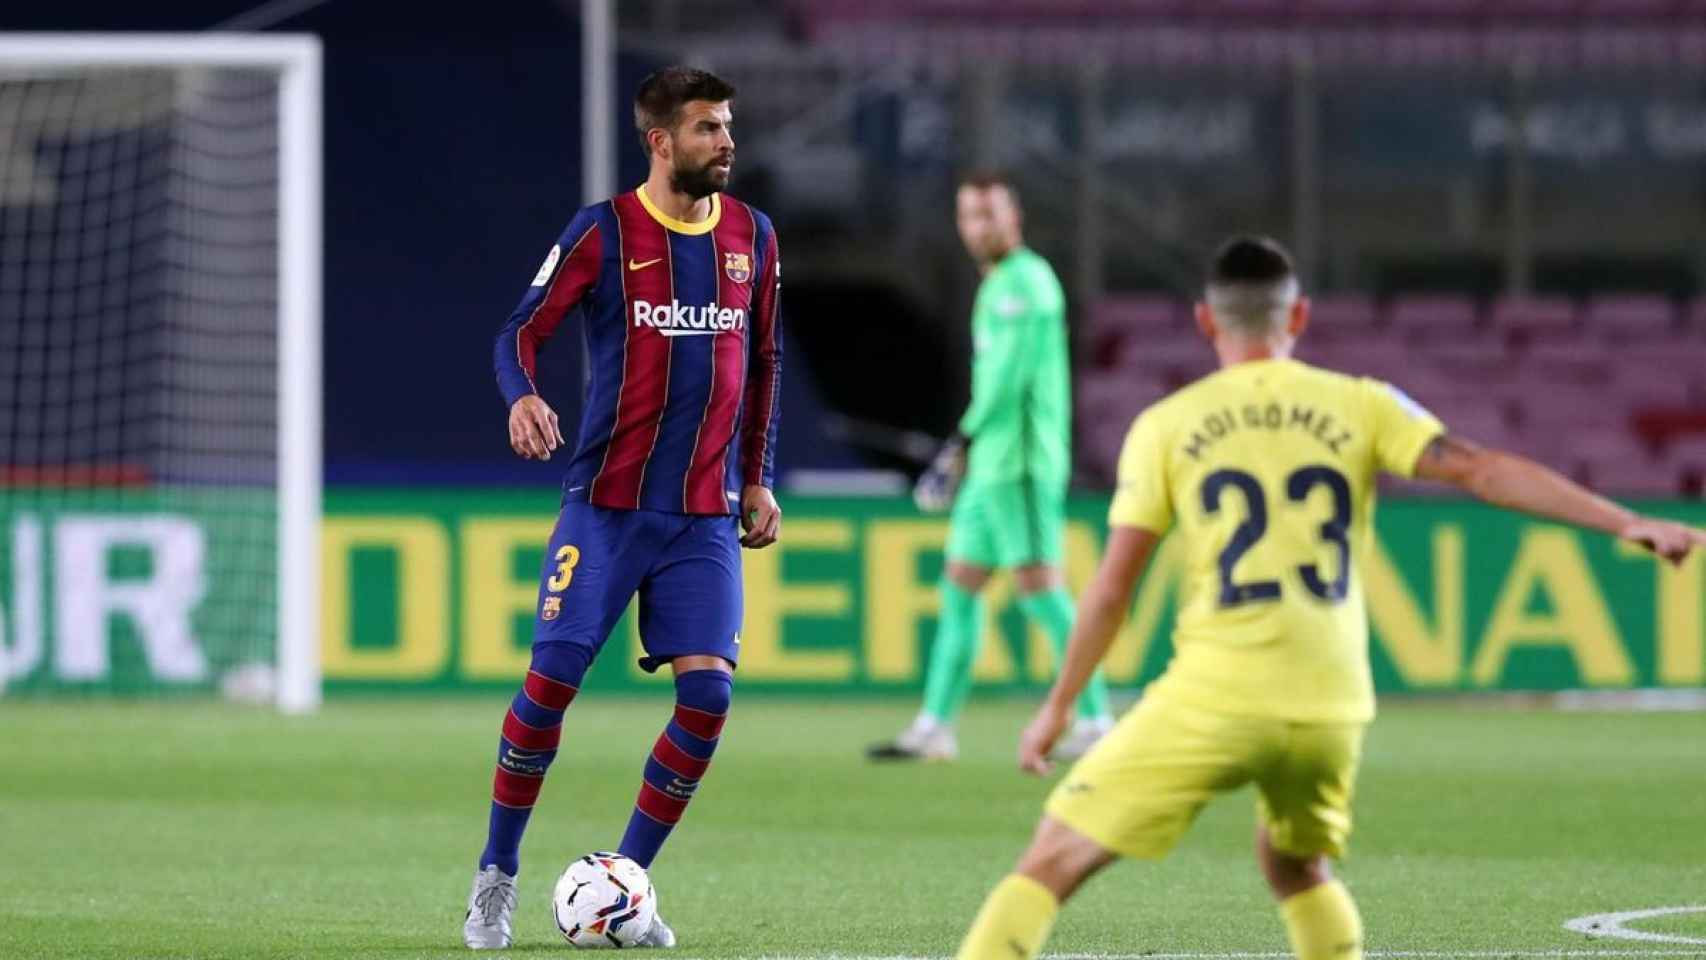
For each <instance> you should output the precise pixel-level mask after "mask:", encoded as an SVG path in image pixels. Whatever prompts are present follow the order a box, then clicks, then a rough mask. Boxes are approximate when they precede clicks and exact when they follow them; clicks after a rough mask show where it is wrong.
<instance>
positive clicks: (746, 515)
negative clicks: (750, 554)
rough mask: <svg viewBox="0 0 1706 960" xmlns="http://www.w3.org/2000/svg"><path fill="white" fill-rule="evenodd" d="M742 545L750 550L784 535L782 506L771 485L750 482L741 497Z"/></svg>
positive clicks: (773, 541)
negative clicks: (777, 502)
mask: <svg viewBox="0 0 1706 960" xmlns="http://www.w3.org/2000/svg"><path fill="white" fill-rule="evenodd" d="M740 528H741V530H742V531H744V532H745V535H744V536H742V537H741V538H740V545H741V546H743V547H746V548H747V549H749V550H759V549H762V548H764V547H768V546H770V545H771V544H772V543H775V542H776V541H777V540H779V539H781V537H782V508H781V507H780V506H778V505H777V504H776V495H775V494H773V493H771V492H770V488H769V487H765V486H760V485H759V484H756V483H752V484H748V485H747V487H746V490H745V491H743V492H742V493H741V498H740Z"/></svg>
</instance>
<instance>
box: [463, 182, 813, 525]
mask: <svg viewBox="0 0 1706 960" xmlns="http://www.w3.org/2000/svg"><path fill="white" fill-rule="evenodd" d="M780 278H781V268H780V266H779V264H778V250H777V245H776V230H775V228H774V227H773V226H772V225H771V223H770V218H768V217H766V216H765V215H764V214H762V213H760V212H759V211H758V210H756V209H754V208H753V207H750V206H748V205H747V204H745V203H742V202H741V201H739V200H736V199H734V198H733V197H729V196H726V195H723V194H713V195H712V197H711V214H710V216H709V217H707V218H706V219H705V220H703V221H701V222H698V223H686V222H683V221H680V220H676V219H674V218H672V217H669V216H667V215H666V214H664V213H663V212H661V211H660V210H658V209H657V208H656V206H655V205H653V204H652V203H651V201H650V199H649V198H648V197H647V196H646V195H645V191H644V190H643V189H641V190H635V191H633V192H632V193H625V194H622V195H621V196H618V197H615V198H613V199H610V200H607V201H605V202H603V203H598V204H594V205H592V206H590V207H585V208H583V209H582V210H580V211H579V212H578V213H576V214H575V216H574V219H572V220H570V221H569V225H568V228H567V229H565V230H564V231H563V234H562V236H561V237H560V238H559V239H558V241H557V243H556V245H555V246H553V247H552V248H551V251H550V253H549V254H548V255H547V256H546V258H545V262H544V264H543V265H542V266H540V268H539V273H538V275H537V276H535V277H534V278H533V283H532V285H531V286H529V287H528V289H527V292H526V294H525V295H524V296H523V297H522V298H521V302H520V304H518V305H517V306H516V308H515V312H514V313H512V314H510V318H509V322H508V323H506V324H505V325H504V327H503V330H502V331H500V332H499V333H498V337H497V343H496V346H495V348H494V353H493V362H494V365H495V367H496V370H497V378H498V388H499V389H500V390H501V391H502V393H503V397H504V400H505V401H506V403H508V404H509V405H511V406H513V405H514V404H515V402H516V401H517V400H519V399H521V398H522V397H524V396H526V395H528V394H531V393H535V392H537V391H536V389H535V378H536V376H537V372H538V368H537V358H538V355H539V352H540V350H541V349H542V348H543V347H544V345H545V343H546V341H548V340H549V339H550V338H551V336H552V334H554V333H556V332H557V330H558V329H559V328H560V327H561V326H562V324H563V321H564V319H565V318H568V317H570V316H573V317H575V319H576V320H577V322H578V324H579V326H580V328H581V331H582V335H583V336H584V338H585V346H586V353H587V358H588V366H589V367H590V369H591V377H590V378H589V380H588V382H587V386H586V396H585V404H584V405H583V413H582V416H581V423H580V432H579V436H578V439H577V442H576V445H575V452H574V456H573V457H572V459H571V460H570V461H569V467H568V473H567V476H566V477H565V479H564V481H563V490H564V495H565V496H569V497H584V499H586V500H587V501H589V502H590V503H592V504H594V505H596V506H601V507H608V508H613V509H628V510H634V509H642V510H660V511H666V512H673V513H693V514H719V513H734V512H738V509H739V501H740V490H741V487H742V486H743V485H748V484H758V485H762V486H766V487H769V486H772V485H773V484H774V477H775V448H776V432H777V424H778V422H779V420H780V418H781V409H780V399H781V385H782V321H781V310H780V305H779V302H778V301H779V295H780V291H781V280H780Z"/></svg>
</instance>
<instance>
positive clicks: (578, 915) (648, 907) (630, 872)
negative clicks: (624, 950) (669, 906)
mask: <svg viewBox="0 0 1706 960" xmlns="http://www.w3.org/2000/svg"><path fill="white" fill-rule="evenodd" d="M551 915H552V916H553V917H555V918H556V920H557V929H558V930H561V931H562V932H563V939H565V940H567V941H569V942H570V943H572V944H574V945H575V946H577V947H616V948H621V947H632V946H634V945H636V944H637V943H639V942H640V938H641V937H643V936H645V935H646V931H648V930H650V929H651V928H652V921H653V920H655V919H657V915H658V898H657V894H656V893H654V892H653V891H652V880H651V878H650V877H648V876H646V868H645V867H642V866H640V865H639V864H637V863H635V862H634V861H632V860H630V859H628V858H627V857H624V856H622V855H621V854H619V853H589V854H587V855H586V856H584V857H581V858H580V859H579V860H576V861H574V862H573V863H570V864H569V868H568V869H567V870H564V871H563V875H562V876H561V877H558V878H557V887H556V889H555V890H553V891H551Z"/></svg>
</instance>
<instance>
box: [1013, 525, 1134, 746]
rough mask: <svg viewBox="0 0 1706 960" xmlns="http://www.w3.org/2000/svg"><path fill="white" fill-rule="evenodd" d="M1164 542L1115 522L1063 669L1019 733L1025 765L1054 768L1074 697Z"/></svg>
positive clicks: (1081, 603) (1086, 593)
mask: <svg viewBox="0 0 1706 960" xmlns="http://www.w3.org/2000/svg"><path fill="white" fill-rule="evenodd" d="M1160 542H1161V538H1160V537H1158V536H1156V535H1155V534H1154V533H1153V532H1151V531H1149V530H1144V529H1142V528H1141V527H1114V528H1113V529H1112V530H1111V531H1110V532H1109V534H1108V547H1107V550H1106V551H1104V552H1103V554H1102V563H1101V566H1099V567H1097V568H1096V577H1095V579H1093V580H1091V581H1090V587H1089V589H1087V590H1085V591H1084V595H1083V596H1082V597H1081V598H1079V601H1078V619H1077V620H1076V621H1074V622H1073V625H1072V639H1071V641H1069V642H1068V644H1067V648H1066V657H1065V659H1064V662H1063V663H1062V664H1061V666H1060V675H1059V676H1058V677H1056V678H1055V681H1054V686H1052V687H1050V688H1049V692H1048V697H1047V698H1045V699H1044V700H1043V704H1042V706H1041V707H1039V708H1038V709H1037V715H1036V717H1035V718H1034V719H1032V720H1031V723H1030V725H1029V726H1027V727H1026V728H1025V732H1024V733H1023V734H1022V735H1020V738H1019V768H1020V769H1022V770H1025V771H1027V772H1030V773H1036V774H1045V773H1048V772H1049V770H1050V769H1051V767H1052V765H1051V764H1050V763H1049V759H1048V756H1049V752H1050V751H1052V750H1053V749H1054V745H1055V742H1056V741H1058V740H1059V739H1060V735H1061V734H1062V733H1064V732H1065V731H1066V728H1067V726H1068V724H1070V723H1071V720H1072V707H1073V702H1074V701H1076V700H1077V699H1078V695H1079V694H1080V693H1082V692H1083V691H1084V685H1085V684H1086V683H1089V682H1090V675H1091V674H1093V673H1095V672H1096V667H1097V666H1098V665H1099V664H1101V662H1102V658H1103V657H1104V656H1106V655H1107V653H1108V647H1109V646H1111V645H1112V644H1113V642H1114V632H1115V631H1117V630H1118V629H1119V628H1120V624H1121V623H1123V622H1124V621H1125V616H1126V609H1127V608H1128V607H1129V606H1130V605H1131V593H1132V590H1133V588H1135V587H1136V586H1137V580H1138V578H1139V577H1141V576H1142V575H1143V571H1144V568H1146V567H1147V566H1148V565H1149V558H1150V557H1151V556H1153V555H1154V553H1155V545H1156V544H1157V543H1160Z"/></svg>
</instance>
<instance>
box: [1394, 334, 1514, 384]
mask: <svg viewBox="0 0 1706 960" xmlns="http://www.w3.org/2000/svg"><path fill="white" fill-rule="evenodd" d="M1412 356H1413V358H1414V359H1413V362H1415V363H1419V364H1420V365H1422V366H1425V367H1426V368H1427V370H1428V372H1429V373H1432V374H1436V375H1438V376H1440V377H1443V378H1445V379H1446V380H1447V381H1449V382H1451V383H1454V384H1457V385H1458V386H1459V388H1460V389H1461V388H1463V387H1468V388H1470V389H1471V390H1473V389H1474V388H1476V387H1485V386H1488V385H1491V384H1494V383H1497V382H1498V381H1499V380H1500V379H1502V378H1504V377H1505V376H1507V375H1508V374H1509V373H1510V370H1511V359H1510V356H1509V354H1508V351H1507V350H1506V349H1505V345H1504V343H1503V341H1500V340H1496V339H1484V340H1431V341H1428V342H1425V343H1423V344H1421V345H1419V346H1418V347H1416V348H1415V349H1414V350H1413V351H1412Z"/></svg>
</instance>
